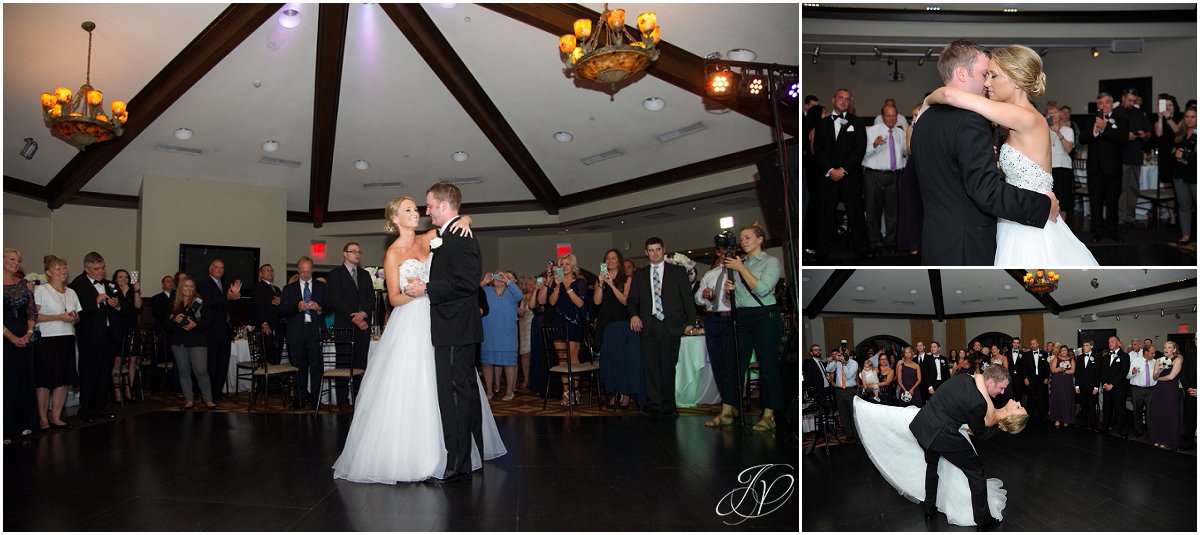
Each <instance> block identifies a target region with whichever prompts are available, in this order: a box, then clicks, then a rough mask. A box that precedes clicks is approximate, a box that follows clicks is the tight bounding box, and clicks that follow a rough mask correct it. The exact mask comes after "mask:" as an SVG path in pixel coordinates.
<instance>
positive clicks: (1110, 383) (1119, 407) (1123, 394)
mask: <svg viewBox="0 0 1200 535" xmlns="http://www.w3.org/2000/svg"><path fill="white" fill-rule="evenodd" d="M1101 366H1103V367H1102V368H1101V372H1100V397H1101V404H1103V406H1104V409H1103V413H1102V416H1101V419H1100V431H1099V432H1100V433H1105V434H1107V433H1108V430H1109V429H1112V427H1113V416H1116V420H1117V424H1116V427H1117V433H1118V434H1120V435H1121V436H1122V437H1128V436H1129V416H1128V415H1127V414H1126V409H1125V399H1126V398H1127V397H1128V396H1129V378H1128V377H1127V374H1128V373H1129V353H1126V352H1125V350H1124V349H1122V348H1121V339H1120V338H1117V337H1116V336H1110V337H1108V355H1107V356H1106V357H1102V358H1101Z"/></svg>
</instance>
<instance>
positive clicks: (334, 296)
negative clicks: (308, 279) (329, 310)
mask: <svg viewBox="0 0 1200 535" xmlns="http://www.w3.org/2000/svg"><path fill="white" fill-rule="evenodd" d="M355 271H356V272H358V285H357V286H355V284H354V280H353V279H351V278H350V272H349V271H346V266H345V265H344V264H343V265H340V266H337V267H335V268H333V269H331V270H329V301H330V304H332V305H333V326H334V327H337V328H339V329H358V328H357V327H355V326H354V324H353V323H351V322H350V314H354V313H355V312H366V313H367V317H366V321H367V323H370V322H371V311H373V310H374V309H375V287H374V286H372V283H371V276H370V275H368V274H367V270H365V269H363V268H361V267H360V268H358V269H356V270H355Z"/></svg>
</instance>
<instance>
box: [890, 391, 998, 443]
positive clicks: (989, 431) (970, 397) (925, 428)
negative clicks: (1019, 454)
mask: <svg viewBox="0 0 1200 535" xmlns="http://www.w3.org/2000/svg"><path fill="white" fill-rule="evenodd" d="M986 414H987V401H986V400H985V399H984V397H983V394H981V393H979V389H978V388H976V387H975V378H974V377H972V376H970V375H967V374H965V373H962V374H958V375H955V376H954V377H953V378H952V379H950V380H949V381H946V383H945V384H943V385H942V388H940V389H938V391H937V393H936V394H934V395H933V397H932V398H930V399H929V401H928V402H926V403H925V406H924V407H921V411H920V412H918V413H917V415H916V416H915V417H914V418H913V420H912V422H911V423H909V424H908V429H909V430H910V431H912V434H913V436H914V437H916V439H917V442H918V443H920V444H921V447H922V448H924V449H926V450H931V451H963V450H970V449H971V443H970V442H967V439H966V437H963V436H962V435H961V434H959V432H958V428H959V426H961V425H962V424H967V425H968V426H969V427H970V428H971V433H973V434H974V436H975V439H976V440H985V439H988V438H991V436H992V435H995V434H996V430H997V429H998V428H997V427H991V428H989V427H986V426H985V425H984V422H983V417H984V416H985V415H986Z"/></svg>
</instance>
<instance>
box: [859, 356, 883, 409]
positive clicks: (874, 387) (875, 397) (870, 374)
mask: <svg viewBox="0 0 1200 535" xmlns="http://www.w3.org/2000/svg"><path fill="white" fill-rule="evenodd" d="M858 384H860V385H862V390H863V391H862V395H863V399H866V400H867V401H871V402H874V403H879V370H878V369H877V368H875V366H873V365H872V364H871V361H870V359H867V360H864V361H863V364H862V369H861V370H860V371H859V372H858Z"/></svg>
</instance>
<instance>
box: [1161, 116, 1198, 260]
mask: <svg viewBox="0 0 1200 535" xmlns="http://www.w3.org/2000/svg"><path fill="white" fill-rule="evenodd" d="M1171 154H1172V155H1173V156H1174V157H1175V163H1174V167H1175V200H1176V204H1177V205H1178V206H1179V226H1180V232H1182V233H1183V235H1182V236H1180V237H1179V241H1178V243H1180V244H1182V245H1186V244H1189V243H1191V240H1192V224H1193V222H1192V218H1193V217H1195V213H1196V209H1195V206H1196V108H1188V110H1187V111H1185V112H1183V124H1182V125H1181V126H1180V127H1179V132H1177V133H1176V134H1175V145H1174V151H1172V153H1171ZM1165 159H1169V158H1165ZM1163 160H1164V158H1163V157H1162V156H1161V155H1160V156H1159V159H1158V161H1160V162H1161V161H1163ZM1159 178H1160V179H1161V178H1162V175H1161V174H1160V175H1159Z"/></svg>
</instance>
